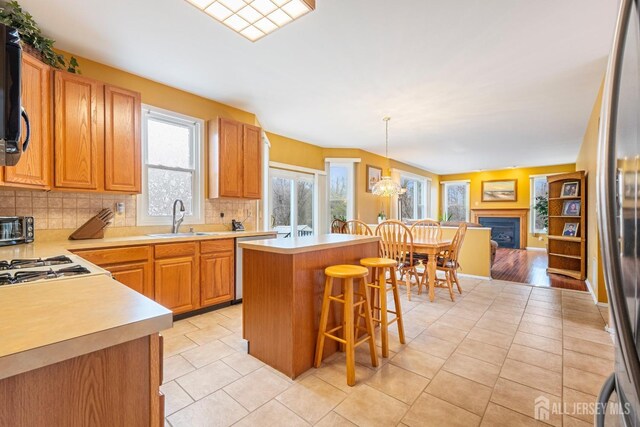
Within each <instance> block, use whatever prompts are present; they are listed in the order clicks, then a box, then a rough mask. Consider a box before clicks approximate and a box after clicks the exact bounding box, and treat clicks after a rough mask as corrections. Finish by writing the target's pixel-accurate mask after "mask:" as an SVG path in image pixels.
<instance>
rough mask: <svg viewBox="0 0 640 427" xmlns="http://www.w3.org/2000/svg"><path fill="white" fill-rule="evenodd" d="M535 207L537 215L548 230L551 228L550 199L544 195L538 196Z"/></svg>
mask: <svg viewBox="0 0 640 427" xmlns="http://www.w3.org/2000/svg"><path fill="white" fill-rule="evenodd" d="M533 207H534V209H535V210H536V213H537V215H538V216H539V217H540V219H541V220H542V223H543V224H544V229H545V230H547V229H548V228H549V199H547V198H546V197H544V196H538V197H536V203H535V204H534V205H533Z"/></svg>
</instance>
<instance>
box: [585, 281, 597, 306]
mask: <svg viewBox="0 0 640 427" xmlns="http://www.w3.org/2000/svg"><path fill="white" fill-rule="evenodd" d="M584 283H586V284H587V289H589V293H590V294H591V298H593V303H594V304H595V305H598V298H596V294H595V293H594V292H593V288H592V287H591V282H589V279H588V278H587V279H585V281H584Z"/></svg>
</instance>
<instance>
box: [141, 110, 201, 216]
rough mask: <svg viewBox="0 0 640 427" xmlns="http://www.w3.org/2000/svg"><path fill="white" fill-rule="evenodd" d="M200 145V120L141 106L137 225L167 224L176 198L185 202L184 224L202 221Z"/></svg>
mask: <svg viewBox="0 0 640 427" xmlns="http://www.w3.org/2000/svg"><path fill="white" fill-rule="evenodd" d="M202 146H203V142H202V121H200V120H196V119H193V118H190V117H185V116H182V115H179V114H177V113H172V112H169V111H164V110H160V109H156V108H153V107H145V108H144V109H143V120H142V159H143V160H142V161H143V167H142V180H143V181H142V182H143V187H142V194H141V195H140V196H138V197H139V198H138V200H139V202H140V209H138V223H139V224H142V225H152V224H170V223H171V216H172V208H173V202H174V201H175V200H176V199H180V200H182V201H183V202H184V206H185V217H184V218H185V223H190V224H194V223H200V222H202V220H203V217H204V215H203V210H204V205H203V202H202V199H203V194H202V193H203V189H204V185H203V184H204V182H203V180H204V174H203V173H202V171H203V167H202V163H201V162H202V155H201V151H202Z"/></svg>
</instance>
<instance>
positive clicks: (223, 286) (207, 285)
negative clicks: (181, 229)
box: [200, 239, 235, 307]
mask: <svg viewBox="0 0 640 427" xmlns="http://www.w3.org/2000/svg"><path fill="white" fill-rule="evenodd" d="M233 243H234V242H233V239H229V240H213V241H208V242H202V243H201V249H200V253H201V254H202V255H200V305H201V306H202V307H206V306H210V305H215V304H221V303H224V302H229V301H231V300H233V294H234V281H235V280H234V244H233Z"/></svg>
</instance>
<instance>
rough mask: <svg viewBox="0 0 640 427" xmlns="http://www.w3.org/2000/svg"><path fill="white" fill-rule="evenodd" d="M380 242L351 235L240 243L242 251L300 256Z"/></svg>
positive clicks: (369, 237)
mask: <svg viewBox="0 0 640 427" xmlns="http://www.w3.org/2000/svg"><path fill="white" fill-rule="evenodd" d="M378 241H380V237H378V236H358V235H353V234H321V235H319V236H305V237H294V238H288V239H269V240H253V241H249V242H241V243H240V244H239V245H240V247H241V248H243V249H252V250H256V251H263V252H272V253H278V254H301V253H305V252H313V251H318V250H325V249H331V248H340V247H345V246H352V245H360V244H363V243H371V242H378Z"/></svg>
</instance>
